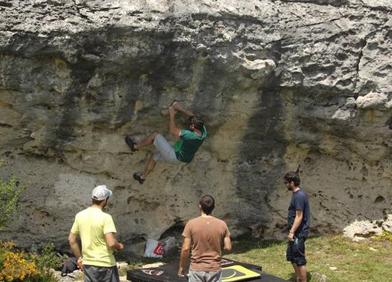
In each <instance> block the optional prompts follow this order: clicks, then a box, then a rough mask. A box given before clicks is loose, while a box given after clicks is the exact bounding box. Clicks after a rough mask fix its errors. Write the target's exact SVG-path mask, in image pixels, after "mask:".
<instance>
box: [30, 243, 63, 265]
mask: <svg viewBox="0 0 392 282" xmlns="http://www.w3.org/2000/svg"><path fill="white" fill-rule="evenodd" d="M64 259H65V258H64V257H62V256H59V255H58V254H57V253H56V250H55V247H54V244H53V243H49V244H46V245H45V246H44V247H43V249H42V251H41V252H40V253H39V254H36V255H34V261H35V263H36V264H37V267H38V268H39V269H40V270H41V271H42V272H43V271H45V270H48V269H51V268H53V269H59V268H61V265H62V263H63V260H64Z"/></svg>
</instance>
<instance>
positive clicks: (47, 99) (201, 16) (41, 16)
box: [0, 0, 392, 245]
mask: <svg viewBox="0 0 392 282" xmlns="http://www.w3.org/2000/svg"><path fill="white" fill-rule="evenodd" d="M0 13H1V17H0V58H1V59H0V109H1V111H0V133H1V137H0V144H1V147H0V150H1V152H0V153H1V159H2V162H3V164H4V165H3V166H2V168H1V175H2V176H3V177H6V176H9V175H10V174H14V175H16V176H17V177H18V178H19V179H20V180H21V182H22V183H23V184H24V185H25V186H26V187H27V191H26V193H25V195H24V198H23V201H22V209H21V213H20V215H19V216H18V217H17V218H15V221H14V222H13V223H12V224H11V225H10V227H9V228H8V229H6V230H3V232H2V233H1V237H3V238H13V239H15V240H17V241H18V242H19V244H24V245H29V244H31V243H32V242H39V241H42V240H51V241H55V242H56V243H58V244H59V245H61V244H66V236H67V233H68V232H69V229H70V227H71V224H72V221H73V217H74V214H75V213H76V212H77V211H79V210H80V209H82V208H83V207H84V206H85V205H87V204H88V203H89V196H90V192H91V189H92V188H93V187H94V185H96V184H101V183H105V184H107V185H108V186H109V187H111V188H112V189H113V190H114V197H113V199H112V205H111V207H110V209H109V211H110V213H112V214H113V215H114V218H115V221H116V224H117V226H118V229H119V230H118V231H119V235H120V237H121V239H122V240H125V241H126V243H128V245H134V244H136V243H137V242H142V241H143V240H144V239H145V238H147V237H148V238H150V237H152V238H158V237H159V236H161V235H162V234H163V233H164V232H165V231H167V230H169V231H170V230H171V229H176V228H177V227H178V226H179V228H180V226H181V225H182V224H183V223H184V222H185V221H186V220H187V219H189V218H190V217H194V216H196V215H197V201H198V198H199V197H200V196H201V195H202V194H205V193H210V194H212V195H214V196H215V197H216V199H217V209H216V215H217V216H219V217H222V218H224V219H225V220H226V221H227V222H228V224H229V227H230V229H231V231H232V233H233V235H239V234H243V233H245V232H249V231H251V232H252V233H253V235H254V236H263V237H265V238H269V237H275V238H276V237H280V236H282V234H283V233H284V227H285V224H286V210H287V205H288V201H289V198H290V194H289V193H288V192H287V191H285V187H284V186H283V185H282V181H281V177H282V175H283V174H284V172H285V171H286V170H289V169H295V168H296V167H297V165H298V164H301V165H302V173H301V176H302V178H303V188H304V189H305V190H306V191H307V192H308V194H309V196H310V201H311V208H312V221H313V229H314V230H313V231H314V233H313V234H317V232H325V231H328V232H333V231H338V230H341V229H342V227H344V226H345V225H347V224H348V223H350V222H352V221H353V220H354V219H376V218H381V217H383V216H384V215H385V214H387V213H388V212H389V210H390V207H391V193H392V192H391V189H390V188H391V180H392V170H391V168H392V162H391V159H392V157H391V147H392V141H391V136H392V101H391V97H392V72H391V70H392V48H391V47H392V29H391V27H392V20H391V19H392V17H391V14H392V4H391V2H390V1H387V0H384V1H375V0H302V1H295V0H284V1H283V0H282V1H274V0H252V1H231V0H220V1H213V0H204V1H187V0H182V1H181V0H177V1H175V0H173V1H126V0H117V1H99V0H95V1H94V0H73V1H71V0H35V1H17V0H8V1H0ZM174 98H178V99H181V100H183V101H184V103H185V104H186V105H188V106H190V107H192V108H193V109H194V110H195V111H196V112H199V113H201V114H202V115H203V116H204V117H205V119H206V121H207V124H208V129H209V133H210V135H209V138H208V140H207V141H206V143H205V144H204V145H203V146H202V148H201V150H200V152H199V153H198V155H197V156H196V158H195V160H194V161H193V162H192V163H191V164H188V165H181V166H175V165H168V164H158V166H157V168H156V170H155V171H154V172H153V174H152V175H151V177H150V178H149V179H148V180H147V181H146V182H145V184H144V185H143V186H141V185H139V184H138V183H135V181H134V180H133V179H132V172H133V171H135V170H140V169H141V168H142V167H143V162H144V159H145V157H146V152H138V153H134V154H131V153H130V150H129V149H128V148H127V146H126V145H125V144H124V142H123V138H124V136H125V135H126V134H127V133H132V134H133V135H136V136H138V138H141V137H143V136H145V135H146V134H148V133H150V132H152V131H155V130H160V131H163V132H164V133H165V132H167V118H165V117H162V116H161V115H160V112H161V110H162V109H163V108H165V106H167V105H168V103H170V101H171V100H172V99H174ZM131 243H132V244H131Z"/></svg>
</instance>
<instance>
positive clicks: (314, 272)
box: [129, 234, 392, 282]
mask: <svg viewBox="0 0 392 282" xmlns="http://www.w3.org/2000/svg"><path fill="white" fill-rule="evenodd" d="M286 246H287V243H286V242H284V241H265V240H258V239H252V238H243V239H241V240H238V241H234V242H233V252H232V253H231V254H229V255H226V256H225V257H228V258H231V259H233V260H237V261H241V262H247V263H251V264H256V265H261V266H262V267H263V271H265V272H267V273H269V274H273V275H275V276H278V277H280V278H282V279H286V280H290V279H292V277H293V275H294V273H293V268H292V266H291V264H290V263H289V262H287V261H286ZM306 257H307V261H308V264H307V270H308V281H311V282H318V281H320V280H319V279H318V278H317V276H320V275H325V276H326V278H327V281H328V282H335V281H337V282H339V281H342V282H343V281H347V282H365V281H367V282H370V281H372V282H373V281H374V282H388V281H391V282H392V235H391V234H384V235H382V236H380V237H378V238H375V239H372V240H369V241H363V242H359V243H356V242H352V241H351V240H349V239H346V238H344V237H342V236H341V235H334V236H331V235H330V236H323V237H315V238H309V239H308V240H307V241H306ZM174 259H178V257H175V258H173V257H172V258H167V259H164V260H155V259H140V260H139V259H134V260H132V261H130V262H129V263H130V267H129V269H134V268H139V267H141V266H142V265H143V264H147V263H153V262H157V261H163V262H168V261H171V260H174ZM331 268H332V269H331ZM293 281H294V280H293Z"/></svg>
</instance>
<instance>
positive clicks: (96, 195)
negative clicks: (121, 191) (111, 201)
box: [91, 185, 113, 201]
mask: <svg viewBox="0 0 392 282" xmlns="http://www.w3.org/2000/svg"><path fill="white" fill-rule="evenodd" d="M112 194H113V193H112V191H111V190H109V189H108V188H107V187H106V185H98V186H97V187H95V188H94V189H93V192H92V193H91V198H92V199H94V200H98V201H102V200H105V199H106V198H109V197H110V196H112Z"/></svg>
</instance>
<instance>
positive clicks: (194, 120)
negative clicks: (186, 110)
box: [189, 116, 204, 131]
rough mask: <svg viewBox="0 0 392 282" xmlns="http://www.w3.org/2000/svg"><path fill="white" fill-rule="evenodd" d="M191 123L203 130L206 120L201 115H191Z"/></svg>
mask: <svg viewBox="0 0 392 282" xmlns="http://www.w3.org/2000/svg"><path fill="white" fill-rule="evenodd" d="M189 124H193V125H194V126H195V128H196V129H198V130H200V131H202V130H203V127H204V121H203V120H202V119H201V117H199V116H191V117H189Z"/></svg>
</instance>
